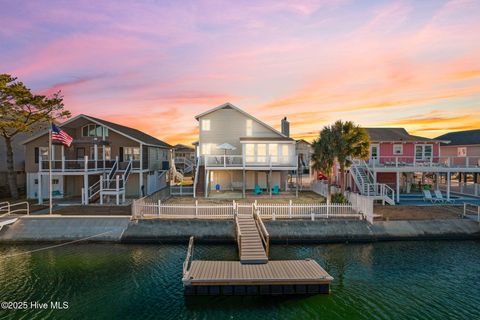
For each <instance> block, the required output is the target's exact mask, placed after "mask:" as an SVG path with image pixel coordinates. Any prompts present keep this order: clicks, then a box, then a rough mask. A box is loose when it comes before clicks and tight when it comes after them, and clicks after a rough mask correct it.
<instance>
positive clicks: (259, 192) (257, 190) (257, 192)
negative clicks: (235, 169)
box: [253, 184, 263, 195]
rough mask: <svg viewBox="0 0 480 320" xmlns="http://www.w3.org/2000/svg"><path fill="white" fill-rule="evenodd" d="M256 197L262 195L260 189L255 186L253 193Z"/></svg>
mask: <svg viewBox="0 0 480 320" xmlns="http://www.w3.org/2000/svg"><path fill="white" fill-rule="evenodd" d="M253 192H254V193H255V194H256V195H260V194H262V193H263V191H262V188H260V186H259V185H258V184H257V185H255V190H254V191H253Z"/></svg>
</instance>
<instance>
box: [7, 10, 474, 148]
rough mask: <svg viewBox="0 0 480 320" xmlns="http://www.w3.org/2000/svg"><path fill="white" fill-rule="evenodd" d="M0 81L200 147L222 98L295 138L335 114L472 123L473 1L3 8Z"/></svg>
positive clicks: (429, 128)
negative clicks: (201, 123)
mask: <svg viewBox="0 0 480 320" xmlns="http://www.w3.org/2000/svg"><path fill="white" fill-rule="evenodd" d="M0 8H1V10H0V73H10V74H12V75H14V76H17V77H18V78H19V79H20V80H22V81H23V82H25V83H26V85H27V86H29V87H30V88H32V89H33V90H34V92H36V93H44V94H48V93H52V92H55V91H57V90H62V92H63V94H64V97H65V105H66V107H67V109H69V110H71V111H72V113H73V114H74V115H76V114H79V113H85V114H88V115H92V116H95V117H100V118H104V119H107V120H110V121H114V122H118V123H120V124H124V125H128V126H132V127H135V128H138V129H140V130H143V131H145V132H147V133H149V134H151V135H154V136H156V137H158V138H160V139H162V140H165V141H167V142H169V143H172V144H174V143H177V142H182V143H191V142H192V141H195V140H196V126H197V122H196V120H195V119H194V116H195V115H196V114H199V113H201V112H203V111H206V110H207V109H210V108H213V107H216V106H218V105H220V104H222V103H224V102H227V101H228V102H231V103H233V104H235V105H236V106H238V107H240V108H242V109H244V110H246V111H247V112H250V113H252V114H253V115H254V116H256V117H258V118H260V119H261V120H264V121H265V122H267V123H268V124H270V125H272V126H274V127H276V128H279V125H280V119H281V118H282V117H284V116H287V117H288V118H289V120H290V122H291V131H292V134H293V135H294V136H295V137H302V138H307V139H309V140H310V139H312V138H313V137H314V136H316V135H318V131H319V130H320V129H321V128H322V126H323V125H326V124H329V123H331V122H333V121H335V120H337V119H342V120H352V121H354V122H356V123H358V124H360V125H363V126H401V127H405V128H407V130H409V131H410V132H411V133H413V134H417V135H423V136H427V137H435V136H438V135H440V134H443V133H445V132H446V131H455V130H464V129H473V128H480V117H479V114H480V1H475V0H472V1H469V0H457V1H455V0H454V1H424V0H421V1H420V0H411V1H366V0H363V1H353V0H352V1H349V0H330V1H303V2H301V1H291V2H289V1H280V0H275V1H198V0H194V1H175V0H174V1H160V0H158V1H153V0H150V1H131V2H129V1H106V0H102V1H96V0H92V1H80V0H76V1H7V0H0Z"/></svg>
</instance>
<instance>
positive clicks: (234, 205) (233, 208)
mask: <svg viewBox="0 0 480 320" xmlns="http://www.w3.org/2000/svg"><path fill="white" fill-rule="evenodd" d="M236 207H237V206H236V202H235V200H233V203H232V211H233V216H234V217H235V208H236Z"/></svg>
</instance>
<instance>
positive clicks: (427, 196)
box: [422, 189, 438, 203]
mask: <svg viewBox="0 0 480 320" xmlns="http://www.w3.org/2000/svg"><path fill="white" fill-rule="evenodd" d="M422 192H423V201H430V202H431V203H434V202H438V200H437V199H434V198H432V194H431V193H430V190H425V189H423V190H422Z"/></svg>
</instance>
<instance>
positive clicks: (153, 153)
mask: <svg viewBox="0 0 480 320" xmlns="http://www.w3.org/2000/svg"><path fill="white" fill-rule="evenodd" d="M59 127H60V128H61V129H62V130H64V131H65V132H66V133H68V134H69V135H70V136H71V137H72V138H73V142H72V145H71V146H70V147H68V148H67V147H66V146H64V145H61V144H53V146H52V150H51V153H52V154H51V157H52V159H53V160H52V161H50V154H49V147H48V145H49V141H48V140H49V133H48V130H46V131H43V132H41V133H40V134H38V135H36V136H33V137H31V138H30V139H28V140H26V141H24V142H23V144H24V145H25V172H26V175H27V177H26V178H27V197H28V198H29V199H38V201H39V203H42V202H43V200H44V199H47V198H48V197H49V195H50V192H49V176H50V171H51V173H52V195H53V197H54V198H69V199H73V200H75V199H78V201H79V202H81V203H82V204H89V203H93V202H100V203H103V202H104V201H106V200H108V199H113V200H114V201H115V203H117V204H120V203H122V202H125V198H126V197H131V198H137V197H141V196H144V195H146V194H150V193H152V192H155V191H156V190H158V189H159V188H161V187H163V186H165V185H166V179H167V176H168V174H166V172H167V171H168V169H169V163H170V156H171V149H172V147H171V146H170V145H169V144H167V143H165V142H163V141H161V140H159V139H157V138H155V137H152V136H150V135H148V134H146V133H144V132H142V131H139V130H137V129H133V128H129V127H126V126H123V125H120V124H116V123H113V122H109V121H105V120H102V119H98V118H94V117H91V116H87V115H83V114H81V115H78V116H76V117H74V118H71V119H69V120H68V121H65V122H64V123H62V124H60V125H59ZM50 169H51V170H50ZM112 202H113V201H112Z"/></svg>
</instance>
